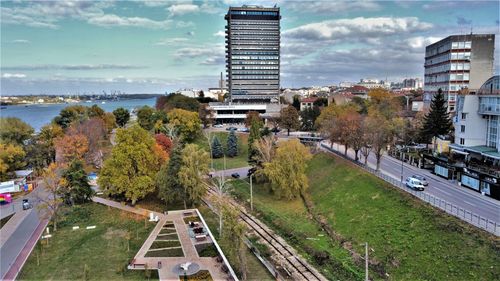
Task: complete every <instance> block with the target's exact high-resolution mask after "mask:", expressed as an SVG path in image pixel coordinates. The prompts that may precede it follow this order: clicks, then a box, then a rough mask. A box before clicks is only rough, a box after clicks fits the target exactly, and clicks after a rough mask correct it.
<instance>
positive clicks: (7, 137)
mask: <svg viewBox="0 0 500 281" xmlns="http://www.w3.org/2000/svg"><path fill="white" fill-rule="evenodd" d="M33 132H34V130H33V128H32V127H31V126H30V125H28V124H26V123H25V122H24V121H22V120H21V119H19V118H17V117H5V118H0V142H2V143H11V144H17V145H24V142H25V141H27V140H28V139H29V138H31V135H32V134H33Z"/></svg>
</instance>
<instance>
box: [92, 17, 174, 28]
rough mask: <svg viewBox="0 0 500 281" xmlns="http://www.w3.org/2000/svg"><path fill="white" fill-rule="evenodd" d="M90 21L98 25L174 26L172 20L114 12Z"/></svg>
mask: <svg viewBox="0 0 500 281" xmlns="http://www.w3.org/2000/svg"><path fill="white" fill-rule="evenodd" d="M88 23H90V24H94V25H98V26H107V27H109V26H132V27H146V28H152V29H169V28H170V27H172V23H173V21H172V20H164V21H155V20H151V19H148V18H141V17H120V16H118V15H114V14H107V15H102V16H99V17H93V18H90V19H89V20H88Z"/></svg>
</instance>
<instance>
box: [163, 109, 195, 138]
mask: <svg viewBox="0 0 500 281" xmlns="http://www.w3.org/2000/svg"><path fill="white" fill-rule="evenodd" d="M167 115H168V120H169V123H170V124H173V125H174V126H175V128H176V129H177V131H178V132H179V136H180V138H181V140H185V141H188V140H192V139H194V138H195V137H196V136H197V135H198V134H199V133H200V129H201V121H200V118H199V117H198V113H197V112H192V111H187V110H184V109H178V108H176V109H173V110H171V111H170V112H169V113H168V114H167Z"/></svg>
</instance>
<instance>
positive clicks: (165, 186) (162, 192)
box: [156, 144, 184, 205]
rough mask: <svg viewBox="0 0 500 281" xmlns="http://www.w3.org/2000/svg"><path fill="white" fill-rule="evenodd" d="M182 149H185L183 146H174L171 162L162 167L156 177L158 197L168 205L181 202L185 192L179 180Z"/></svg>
mask: <svg viewBox="0 0 500 281" xmlns="http://www.w3.org/2000/svg"><path fill="white" fill-rule="evenodd" d="M182 149H183V147H182V145H181V144H177V145H175V146H174V149H173V150H172V153H171V154H170V160H169V161H168V162H167V164H164V165H163V166H161V169H160V171H159V172H158V175H157V176H156V186H157V187H158V197H159V198H160V199H161V200H163V202H165V204H166V205H168V204H169V203H172V202H175V201H177V200H179V199H180V198H181V197H182V195H183V192H184V188H183V187H182V185H181V183H180V180H179V170H180V169H181V165H182Z"/></svg>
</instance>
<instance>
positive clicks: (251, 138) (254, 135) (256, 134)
mask: <svg viewBox="0 0 500 281" xmlns="http://www.w3.org/2000/svg"><path fill="white" fill-rule="evenodd" d="M260 138H261V135H260V125H259V123H258V122H254V123H252V125H251V126H250V134H249V135H248V162H249V163H251V164H255V155H256V154H257V151H256V150H255V147H254V144H255V142H256V141H258V140H260Z"/></svg>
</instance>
